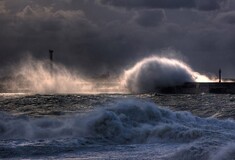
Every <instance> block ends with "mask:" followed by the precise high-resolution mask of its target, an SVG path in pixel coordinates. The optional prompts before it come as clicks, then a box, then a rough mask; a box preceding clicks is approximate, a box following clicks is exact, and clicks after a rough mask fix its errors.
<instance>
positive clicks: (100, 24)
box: [0, 0, 235, 77]
mask: <svg viewBox="0 0 235 160" xmlns="http://www.w3.org/2000/svg"><path fill="white" fill-rule="evenodd" d="M48 49H54V50H55V61H57V62H59V63H62V64H64V65H65V66H67V67H69V68H72V69H75V70H76V69H78V70H79V71H80V72H82V73H83V74H86V75H89V76H97V75H101V74H105V73H108V72H109V73H110V74H119V73H121V72H122V71H123V69H126V68H129V67H130V66H132V65H133V64H134V63H135V62H137V61H138V60H140V59H142V58H144V57H147V56H149V55H163V56H164V55H165V56H174V57H178V58H180V59H182V60H183V61H185V62H186V63H188V64H189V65H190V66H191V67H192V68H193V69H194V70H196V71H199V72H202V73H208V74H217V71H218V69H219V68H222V71H223V74H224V76H227V77H235V1H234V0H1V1H0V73H2V74H3V73H4V71H6V70H7V68H8V67H9V66H11V65H14V64H16V63H18V62H19V61H20V60H21V59H22V57H25V56H26V55H28V54H31V55H32V56H33V57H36V58H39V59H43V58H47V57H48Z"/></svg>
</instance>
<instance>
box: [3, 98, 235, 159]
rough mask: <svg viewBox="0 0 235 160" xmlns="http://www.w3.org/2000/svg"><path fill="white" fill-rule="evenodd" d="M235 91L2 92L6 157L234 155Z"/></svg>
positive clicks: (190, 157) (216, 157) (140, 157)
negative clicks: (158, 92)
mask: <svg viewBox="0 0 235 160" xmlns="http://www.w3.org/2000/svg"><path fill="white" fill-rule="evenodd" d="M234 119H235V95H230V94H192V95H190V94H183V95H181V94H175V95H173V94H92V95H89V94H28V93H1V94H0V159H81V160H90V159H92V160H105V159H107V160H108V159H113V160H114V159H115V160H116V159H128V160H129V159H130V160H132V159H133V160H143V159H146V160H147V159H155V160H235V121H234Z"/></svg>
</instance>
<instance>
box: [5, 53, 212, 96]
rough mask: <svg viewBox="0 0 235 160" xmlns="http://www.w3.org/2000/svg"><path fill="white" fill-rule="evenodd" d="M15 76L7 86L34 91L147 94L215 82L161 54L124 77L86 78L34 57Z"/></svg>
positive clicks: (147, 59)
mask: <svg viewBox="0 0 235 160" xmlns="http://www.w3.org/2000/svg"><path fill="white" fill-rule="evenodd" d="M13 75H14V76H13V80H11V81H8V82H7V85H8V88H10V89H11V90H13V91H19V90H20V91H22V90H23V92H24V91H25V90H26V91H27V90H28V91H29V92H33V93H85V94H86V93H88V94H91V93H146V92H151V91H155V89H156V88H157V87H169V86H175V85H182V84H184V83H185V82H212V81H213V80H212V79H210V78H208V77H207V76H205V75H202V74H200V73H198V72H195V71H194V70H193V69H192V68H190V67H189V66H188V65H187V64H185V63H184V62H182V61H180V60H177V59H172V58H165V57H158V56H152V57H149V58H145V59H143V60H141V61H140V62H138V63H137V64H136V65H135V66H134V67H132V68H130V69H129V70H125V71H124V74H122V75H121V76H116V77H112V78H106V79H102V80H100V79H98V78H95V79H90V78H86V77H83V76H82V75H80V74H79V71H76V72H74V71H71V70H68V69H67V68H66V67H64V66H63V65H59V64H56V63H53V67H52V68H51V67H50V62H49V61H48V60H44V61H42V60H35V59H34V58H32V57H29V58H27V60H25V59H24V61H23V62H22V63H21V64H20V65H18V66H17V67H14V72H13Z"/></svg>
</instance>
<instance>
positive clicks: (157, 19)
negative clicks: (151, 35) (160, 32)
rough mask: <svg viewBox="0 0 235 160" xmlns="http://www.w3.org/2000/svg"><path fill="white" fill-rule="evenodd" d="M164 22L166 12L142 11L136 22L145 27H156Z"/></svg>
mask: <svg viewBox="0 0 235 160" xmlns="http://www.w3.org/2000/svg"><path fill="white" fill-rule="evenodd" d="M163 20H164V12H163V11H162V10H147V11H140V12H139V13H138V15H137V16H136V18H135V21H136V22H137V23H138V24H139V25H141V26H144V27H155V26H157V25H159V24H161V23H162V22H163Z"/></svg>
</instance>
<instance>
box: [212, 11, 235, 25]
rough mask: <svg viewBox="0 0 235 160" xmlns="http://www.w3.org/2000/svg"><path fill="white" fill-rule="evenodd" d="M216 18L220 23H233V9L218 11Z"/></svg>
mask: <svg viewBox="0 0 235 160" xmlns="http://www.w3.org/2000/svg"><path fill="white" fill-rule="evenodd" d="M216 20H217V21H219V22H222V23H227V24H235V11H229V12H225V13H220V14H219V15H218V16H217V17H216Z"/></svg>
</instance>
